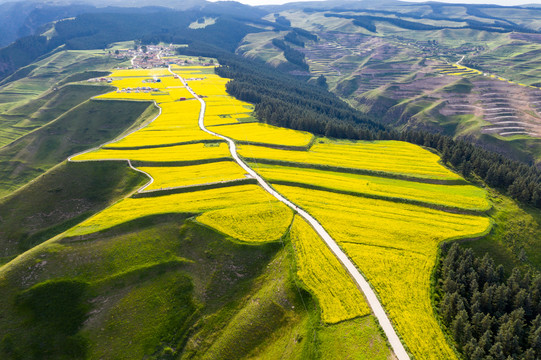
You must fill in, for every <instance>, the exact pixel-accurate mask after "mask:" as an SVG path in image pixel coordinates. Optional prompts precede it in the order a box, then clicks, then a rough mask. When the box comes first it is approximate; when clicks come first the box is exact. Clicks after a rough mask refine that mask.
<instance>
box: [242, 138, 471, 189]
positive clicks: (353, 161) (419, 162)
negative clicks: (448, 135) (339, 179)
mask: <svg viewBox="0 0 541 360" xmlns="http://www.w3.org/2000/svg"><path fill="white" fill-rule="evenodd" d="M239 153H240V155H242V156H243V157H245V158H246V159H247V160H248V161H250V160H251V159H271V160H281V161H289V162H299V163H307V164H316V165H327V166H338V167H346V168H354V169H364V170H369V171H375V172H386V173H390V174H396V175H405V176H411V177H419V178H430V179H440V180H457V179H461V177H460V176H459V175H457V174H455V173H453V172H452V171H450V170H449V169H447V168H445V167H444V166H442V165H441V164H440V163H439V160H440V157H439V156H437V155H436V154H433V153H431V152H430V151H428V150H425V149H423V148H421V147H420V146H417V145H413V144H410V143H407V142H402V141H330V140H328V141H323V142H321V140H318V141H317V143H316V144H315V145H314V146H312V148H311V149H310V151H307V152H306V151H288V150H278V149H269V148H265V147H261V146H253V145H242V146H240V147H239Z"/></svg>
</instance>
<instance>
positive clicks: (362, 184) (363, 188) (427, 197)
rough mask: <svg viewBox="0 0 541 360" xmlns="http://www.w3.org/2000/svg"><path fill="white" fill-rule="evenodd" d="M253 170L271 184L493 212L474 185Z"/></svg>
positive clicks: (268, 167)
mask: <svg viewBox="0 0 541 360" xmlns="http://www.w3.org/2000/svg"><path fill="white" fill-rule="evenodd" d="M251 166H252V167H253V168H255V169H257V172H258V173H259V174H261V175H262V176H263V177H264V178H266V179H268V180H269V181H270V182H271V183H272V182H273V181H292V182H298V183H300V184H308V185H316V186H323V187H326V188H329V189H336V190H341V191H352V192H358V193H362V194H368V195H376V196H384V197H390V198H397V199H406V200H417V201H423V202H427V203H431V204H435V205H444V206H451V207H456V208H461V209H467V210H480V211H484V210H488V209H489V208H490V203H489V201H488V199H487V197H486V192H485V191H484V190H483V189H481V188H478V187H476V186H473V185H439V184H425V183H419V182H413V181H406V180H399V179H390V178H381V177H375V176H368V175H357V174H348V173H339V172H334V171H323V170H317V169H303V168H296V167H289V166H278V165H265V164H256V163H253V164H251Z"/></svg>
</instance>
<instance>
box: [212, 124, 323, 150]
mask: <svg viewBox="0 0 541 360" xmlns="http://www.w3.org/2000/svg"><path fill="white" fill-rule="evenodd" d="M212 131H214V132H216V133H218V134H221V135H225V136H227V137H230V138H232V139H233V140H236V141H246V142H255V143H265V144H273V145H284V146H307V145H308V144H309V143H310V141H311V140H312V138H313V135H312V134H310V133H308V132H305V131H297V130H290V129H285V128H280V127H276V126H272V125H267V124H262V123H246V124H236V125H224V126H217V127H213V128H212Z"/></svg>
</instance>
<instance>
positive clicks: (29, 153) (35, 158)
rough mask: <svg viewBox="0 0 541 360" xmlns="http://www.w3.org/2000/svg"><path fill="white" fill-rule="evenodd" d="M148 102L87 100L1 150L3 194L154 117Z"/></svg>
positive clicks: (0, 176) (154, 109)
mask: <svg viewBox="0 0 541 360" xmlns="http://www.w3.org/2000/svg"><path fill="white" fill-rule="evenodd" d="M156 111H157V109H156V108H155V107H154V106H153V105H151V104H150V103H148V102H140V103H134V102H127V101H125V102H123V101H114V102H113V101H92V100H90V101H86V102H84V103H83V104H81V105H80V106H76V107H75V108H73V109H71V110H70V111H68V112H66V113H64V114H63V115H62V116H60V117H59V118H58V119H56V120H55V121H54V122H51V123H49V124H47V125H46V126H43V127H41V128H39V129H38V130H35V131H33V132H31V133H29V134H28V135H26V136H24V137H22V138H20V139H18V140H16V141H14V142H13V143H11V144H9V145H7V146H4V147H3V148H1V149H0V163H1V164H2V166H1V169H2V170H0V196H5V195H7V194H8V193H9V192H11V191H14V190H15V189H17V188H19V187H21V186H22V185H24V184H25V183H27V182H28V181H30V180H32V179H33V178H35V177H36V176H38V175H39V174H41V173H43V172H45V171H46V170H47V169H50V168H51V167H53V166H54V165H56V164H58V163H60V162H62V161H64V160H65V159H66V158H67V157H68V156H70V155H73V154H74V153H77V152H80V151H83V150H86V149H89V148H92V147H94V146H97V145H100V144H102V143H104V142H106V141H108V140H111V139H113V138H115V137H116V136H118V135H119V134H121V133H122V132H123V131H125V130H126V129H128V128H130V126H132V125H133V124H134V123H140V122H142V121H144V120H146V119H149V118H151V117H152V116H154V114H155V112H156Z"/></svg>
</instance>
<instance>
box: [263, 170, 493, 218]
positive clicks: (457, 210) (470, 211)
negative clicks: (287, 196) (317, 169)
mask: <svg viewBox="0 0 541 360" xmlns="http://www.w3.org/2000/svg"><path fill="white" fill-rule="evenodd" d="M269 182H271V183H273V184H276V185H285V186H291V187H298V188H304V189H310V190H318V191H327V192H331V193H335V194H342V195H351V196H357V197H362V198H366V199H374V200H384V201H390V202H394V203H400V204H408V205H414V206H419V207H425V208H428V209H432V210H438V211H443V212H447V213H451V214H460V215H484V213H485V212H486V211H489V210H490V209H491V208H492V207H489V208H486V209H467V208H460V207H455V206H450V205H443V204H436V203H431V202H428V201H422V200H415V199H408V198H402V197H396V196H385V195H377V194H370V193H366V192H360V191H352V190H340V189H333V188H330V187H326V186H320V185H313V184H307V183H302V182H298V181H289V180H272V179H271V180H269Z"/></svg>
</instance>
